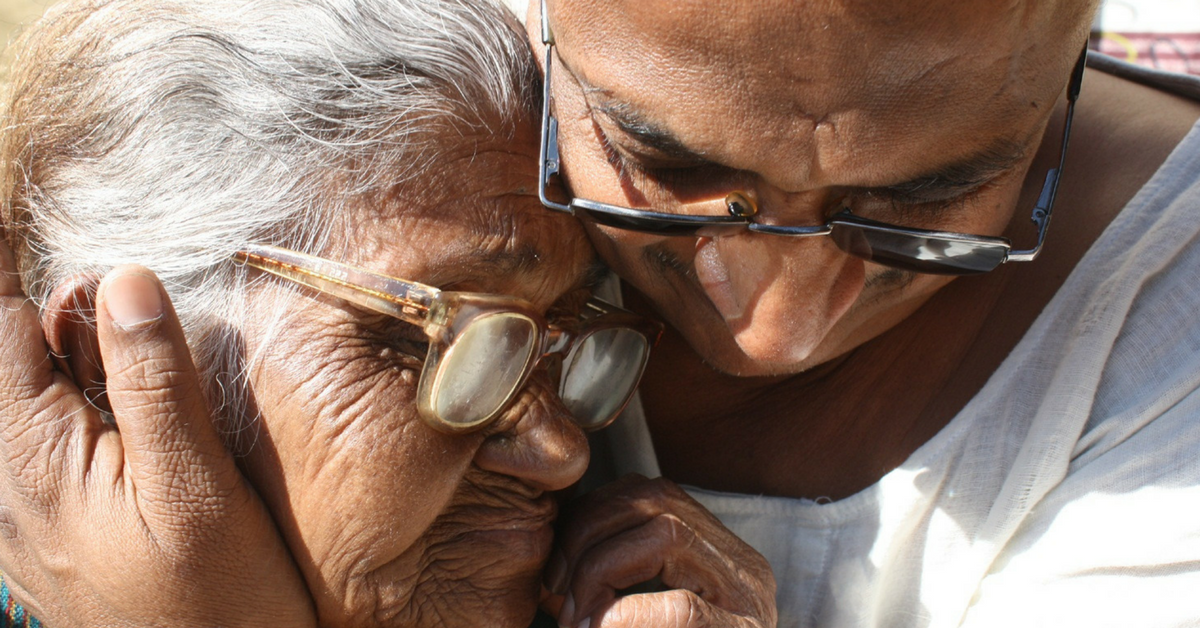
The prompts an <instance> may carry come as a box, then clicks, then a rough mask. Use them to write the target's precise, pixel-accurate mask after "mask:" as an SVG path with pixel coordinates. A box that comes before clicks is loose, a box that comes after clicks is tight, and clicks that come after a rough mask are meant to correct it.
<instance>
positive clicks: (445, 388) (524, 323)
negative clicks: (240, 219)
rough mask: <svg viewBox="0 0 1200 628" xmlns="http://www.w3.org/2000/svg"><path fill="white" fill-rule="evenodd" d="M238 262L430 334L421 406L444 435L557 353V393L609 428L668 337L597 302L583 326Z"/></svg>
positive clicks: (436, 293) (510, 308) (328, 269)
mask: <svg viewBox="0 0 1200 628" xmlns="http://www.w3.org/2000/svg"><path fill="white" fill-rule="evenodd" d="M234 259H235V260H236V261H237V262H239V263H242V264H246V265H249V266H253V267H255V268H258V269H261V270H264V271H267V272H269V273H272V274H275V275H278V276H280V277H283V278H285V279H289V280H291V281H294V282H297V283H300V284H303V285H305V286H308V287H310V288H313V289H315V290H318V291H320V292H323V293H325V294H329V295H331V296H335V297H338V298H340V299H343V300H346V301H348V302H350V303H353V304H355V305H357V306H359V307H362V308H364V309H367V310H370V311H373V312H378V313H380V314H385V315H388V316H393V317H395V318H398V319H400V320H402V321H404V322H406V323H411V324H413V325H417V326H418V327H420V328H421V329H422V330H424V332H425V335H426V336H427V337H428V338H429V349H428V351H427V353H426V355H425V363H424V367H423V368H422V370H421V376H420V380H419V382H418V384H417V409H418V411H419V413H420V415H421V417H422V418H423V419H424V420H425V421H426V422H427V423H429V424H430V425H431V426H433V427H434V428H437V429H439V430H442V431H446V432H467V431H473V430H478V429H481V428H483V427H484V426H486V425H487V424H489V423H490V422H491V421H493V420H495V419H496V418H497V417H499V416H500V414H501V413H502V412H503V411H504V409H505V408H507V407H508V405H509V404H510V403H511V402H512V401H513V399H514V398H516V396H517V395H518V393H519V392H520V391H521V389H522V387H523V386H524V384H525V381H526V379H528V378H529V376H530V374H531V373H533V370H534V369H535V368H536V367H537V365H538V363H539V362H541V361H542V359H543V358H548V357H551V356H558V357H561V360H562V362H561V370H560V373H561V374H560V377H559V395H560V396H561V397H562V400H563V403H564V404H565V405H566V407H567V409H568V410H570V411H571V414H572V416H573V417H574V418H575V421H576V422H577V423H579V425H580V426H582V427H584V428H585V429H599V428H601V427H604V426H605V425H607V424H608V423H610V422H611V421H612V420H613V419H614V418H616V416H617V415H618V414H620V412H621V410H622V409H624V407H625V404H627V403H628V402H629V399H630V398H631V397H632V396H633V392H634V390H635V389H636V388H637V384H638V381H639V380H640V379H641V377H642V371H643V370H644V369H645V366H646V360H647V358H648V357H649V355H650V348H651V346H653V345H654V344H655V343H656V342H657V341H658V337H659V335H660V334H661V333H662V326H661V325H659V324H658V323H655V322H652V321H649V320H647V319H644V318H642V317H640V316H638V315H636V314H633V313H632V312H628V311H626V310H622V309H620V308H618V307H616V306H615V305H612V304H609V303H606V302H604V301H601V300H599V299H591V300H590V301H588V303H587V305H586V306H585V309H584V312H583V313H582V314H581V315H580V317H579V318H578V319H576V320H572V321H569V322H566V323H563V324H547V323H546V321H545V320H544V319H543V318H542V316H541V315H540V314H538V312H537V311H536V310H535V309H534V308H533V305H532V304H531V303H529V302H528V301H525V300H524V299H519V298H516V297H510V296H503V295H495V294H478V293H472V292H443V291H441V290H438V289H437V288H434V287H432V286H427V285H424V284H420V283H416V282H412V281H405V280H403V279H396V278H393V277H388V276H385V275H379V274H376V273H372V272H369V271H365V270H361V269H358V268H354V267H352V266H347V265H345V264H340V263H337V262H332V261H329V260H325V259H321V258H317V257H312V256H310V255H304V254H302V253H297V252H294V251H289V250H287V249H282V248H278V247H273V246H253V247H248V248H247V249H246V250H244V251H240V252H238V253H237V254H235V255H234Z"/></svg>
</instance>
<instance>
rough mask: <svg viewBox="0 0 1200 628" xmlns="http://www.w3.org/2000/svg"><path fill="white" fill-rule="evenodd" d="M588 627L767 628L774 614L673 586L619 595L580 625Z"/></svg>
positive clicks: (771, 624) (772, 621) (771, 622)
mask: <svg viewBox="0 0 1200 628" xmlns="http://www.w3.org/2000/svg"><path fill="white" fill-rule="evenodd" d="M575 625H577V626H581V627H587V628H642V627H644V626H654V627H655V628H716V627H718V626H719V627H720V628H766V627H768V626H774V625H775V621H774V617H773V616H772V617H768V618H759V617H750V616H745V615H738V614H737V613H731V612H729V611H727V610H725V609H722V608H720V607H718V606H714V605H712V604H710V603H708V602H707V601H705V600H704V599H703V598H701V597H700V596H698V595H696V594H695V593H693V592H691V591H684V590H680V589H673V590H671V591H662V592H659V593H640V594H638V595H627V596H625V597H622V598H617V599H616V600H614V601H613V602H612V603H611V604H608V605H607V606H605V607H603V608H601V609H599V610H597V611H596V613H594V614H593V615H590V616H588V617H586V618H584V619H582V620H580V622H579V623H578V624H575Z"/></svg>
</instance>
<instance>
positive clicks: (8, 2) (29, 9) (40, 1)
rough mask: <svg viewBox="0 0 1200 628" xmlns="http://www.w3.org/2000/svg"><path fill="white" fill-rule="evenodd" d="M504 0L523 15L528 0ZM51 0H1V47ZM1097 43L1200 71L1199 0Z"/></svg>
mask: <svg viewBox="0 0 1200 628" xmlns="http://www.w3.org/2000/svg"><path fill="white" fill-rule="evenodd" d="M504 2H505V3H506V4H508V5H509V6H511V7H512V8H513V10H514V11H515V12H516V13H517V15H518V16H521V17H522V18H524V15H525V7H526V4H527V0H504ZM50 4H53V2H52V0H0V48H3V47H7V44H8V42H9V41H11V40H12V38H13V36H14V35H15V34H16V32H17V31H18V30H19V28H20V27H21V25H22V24H26V23H28V22H30V21H32V20H34V19H37V17H38V16H39V15H41V14H42V12H43V11H44V10H45V9H46V7H47V6H49V5H50ZM1092 47H1093V48H1095V49H1098V50H1100V51H1101V52H1104V53H1105V54H1109V55H1112V56H1115V57H1119V58H1122V59H1126V60H1128V61H1131V62H1133V63H1138V64H1142V65H1147V66H1151V67H1158V68H1162V69H1164V70H1172V71H1175V72H1187V73H1191V74H1196V75H1200V0H1106V2H1104V6H1103V8H1102V9H1101V11H1100V16H1099V18H1098V19H1097V20H1096V24H1095V25H1094V26H1093V37H1092ZM2 73H3V70H2V69H0V75H2Z"/></svg>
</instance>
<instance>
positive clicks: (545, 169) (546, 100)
mask: <svg viewBox="0 0 1200 628" xmlns="http://www.w3.org/2000/svg"><path fill="white" fill-rule="evenodd" d="M545 15H546V2H545V0H542V31H543V37H545V33H546V32H548V29H549V27H548V26H547V25H546V24H547V22H546V17H545ZM553 54H554V42H553V36H551V41H550V42H547V44H546V61H545V63H546V80H545V85H543V86H542V90H543V94H542V145H541V148H540V149H539V151H538V158H539V159H540V160H541V161H540V162H539V163H540V165H541V172H540V174H541V176H539V177H538V200H540V201H541V202H542V205H544V206H545V207H548V208H550V209H555V210H558V211H561V212H567V213H568V214H573V213H575V212H574V210H572V209H571V206H570V205H564V204H562V203H559V202H556V201H553V200H550V198H549V197H548V196H547V195H546V186H547V185H549V184H550V177H552V176H554V175H556V174H558V173H559V160H558V119H557V118H555V117H553V116H551V115H550V73H551V66H552V65H553V63H551V56H552V55H553Z"/></svg>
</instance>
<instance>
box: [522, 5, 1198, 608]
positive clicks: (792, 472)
mask: <svg viewBox="0 0 1200 628" xmlns="http://www.w3.org/2000/svg"><path fill="white" fill-rule="evenodd" d="M1096 4H1097V3H1096V2H1058V1H1055V2H1025V1H1019V2H1013V3H978V2H975V3H963V2H954V1H950V0H947V1H940V0H939V1H935V2H927V1H923V0H922V1H908V0H902V1H900V2H858V1H853V0H851V1H841V0H837V1H832V2H792V1H766V2H755V3H735V2H724V1H713V2H656V1H646V0H637V1H633V0H630V1H615V2H596V1H594V0H545V2H541V3H532V4H531V5H530V19H529V21H528V25H527V26H528V30H529V33H530V37H531V39H532V40H534V41H535V42H541V43H543V44H545V45H544V46H539V49H540V54H541V58H542V64H543V70H544V72H545V74H546V76H547V85H546V94H547V96H548V100H549V101H550V102H549V103H548V105H547V110H546V123H545V124H546V127H545V130H544V135H545V143H546V149H545V153H546V154H545V156H544V158H543V175H544V178H545V179H546V180H547V182H548V183H549V184H550V185H548V186H547V188H546V199H545V201H546V204H547V205H548V206H550V207H552V208H555V209H560V210H567V211H571V212H573V213H574V214H576V215H577V216H580V217H582V218H583V219H584V222H585V225H586V226H587V229H588V232H589V235H590V237H591V240H592V242H593V243H594V244H595V245H596V247H597V249H598V250H599V251H600V253H601V255H602V256H603V257H604V259H605V260H606V261H607V262H608V263H609V265H610V266H611V267H612V268H613V269H614V270H615V271H616V272H617V274H619V275H620V277H621V278H622V280H623V287H624V291H625V295H626V303H627V304H628V303H633V304H635V305H636V306H637V307H639V308H645V309H647V310H651V311H653V312H655V313H657V314H658V315H659V316H661V317H663V318H664V319H665V320H666V321H667V322H668V323H669V324H670V326H671V327H672V328H673V330H674V331H673V333H669V335H668V337H667V339H666V340H665V341H664V343H663V345H662V346H660V350H659V351H658V353H657V354H656V356H655V358H654V359H653V360H652V362H651V365H650V367H649V370H648V373H647V377H646V380H645V382H644V384H643V386H642V392H641V395H642V398H641V401H642V408H643V409H644V412H636V410H637V408H634V410H635V411H634V412H630V413H627V416H626V417H624V419H623V421H622V422H620V423H618V425H617V426H615V427H614V429H613V430H611V431H610V432H609V433H608V434H609V435H610V437H611V439H610V440H612V441H613V442H612V446H611V450H612V451H613V452H614V453H613V455H612V457H613V458H614V459H615V461H614V465H615V470H616V471H617V472H627V471H639V472H641V473H643V474H646V475H651V476H653V475H658V474H659V473H660V472H661V474H662V475H663V476H665V477H667V478H670V479H671V480H673V481H674V482H678V483H681V484H685V485H688V486H689V487H693V488H689V493H690V494H691V495H692V496H693V497H694V498H696V499H697V500H699V502H700V503H701V504H703V506H705V507H706V508H707V509H708V510H709V511H711V512H712V513H714V514H715V515H716V516H717V517H718V518H719V519H720V520H721V521H722V522H723V523H724V524H725V525H726V526H728V527H729V528H730V529H732V531H734V532H735V533H737V534H738V535H740V536H741V537H742V538H743V539H745V540H746V541H748V542H749V543H750V544H751V545H752V546H754V547H755V548H756V549H758V550H759V551H761V552H762V553H763V554H764V555H765V556H766V557H767V558H768V560H769V561H770V562H771V565H772V567H773V569H774V574H775V578H776V580H777V581H778V597H777V600H778V605H779V607H778V612H779V624H780V625H786V626H908V625H935V626H957V625H964V626H978V625H1056V626H1061V625H1122V626H1128V625H1138V626H1150V625H1155V626H1157V625H1182V624H1184V623H1187V624H1189V625H1191V624H1192V623H1194V622H1195V621H1196V620H1197V619H1200V604H1197V603H1196V602H1194V601H1192V600H1191V596H1190V595H1188V594H1185V593H1183V592H1184V591H1189V590H1193V589H1194V588H1195V587H1196V586H1198V585H1200V571H1198V570H1197V569H1196V567H1195V566H1196V565H1197V564H1200V563H1198V562H1196V561H1197V560H1200V543H1197V542H1196V539H1197V538H1198V536H1200V535H1198V534H1197V533H1198V531H1200V526H1198V525H1197V524H1196V523H1195V517H1194V515H1192V514H1190V513H1191V512H1192V507H1191V506H1190V505H1191V504H1194V503H1196V499H1197V498H1200V464H1198V463H1197V460H1198V459H1200V456H1198V454H1200V421H1197V418H1200V395H1197V394H1195V391H1196V388H1197V385H1198V384H1200V357H1198V356H1200V352H1197V351H1196V348H1197V346H1200V324H1198V323H1197V319H1196V316H1195V311H1196V310H1197V309H1198V308H1200V289H1198V288H1197V285H1198V284H1197V281H1196V278H1195V275H1194V270H1193V269H1194V268H1196V267H1197V266H1196V264H1197V262H1198V261H1200V260H1198V259H1197V257H1198V256H1200V249H1198V248H1197V247H1196V246H1195V245H1194V244H1193V243H1194V242H1195V241H1196V239H1197V231H1198V227H1200V217H1198V216H1197V213H1196V209H1195V208H1196V207H1197V206H1198V205H1200V183H1198V182H1197V181H1198V179H1200V132H1197V131H1194V130H1193V129H1194V125H1195V122H1196V120H1197V117H1198V116H1200V105H1197V103H1196V99H1198V98H1200V86H1198V85H1197V83H1196V81H1192V80H1187V79H1185V78H1183V77H1168V76H1160V75H1152V74H1148V73H1144V72H1136V71H1134V70H1133V69H1132V68H1129V67H1125V66H1120V65H1117V64H1114V63H1112V62H1109V61H1103V60H1102V59H1089V60H1088V61H1089V64H1091V65H1092V69H1091V70H1089V71H1088V73H1087V80H1086V81H1083V82H1082V83H1083V84H1082V90H1081V91H1082V94H1081V95H1079V101H1078V102H1079V104H1078V111H1077V113H1075V115H1074V118H1073V119H1072V113H1073V111H1072V104H1073V102H1074V97H1075V95H1076V93H1077V92H1079V91H1080V85H1079V82H1080V80H1081V79H1080V75H1081V74H1082V72H1083V68H1082V65H1081V63H1082V59H1080V51H1081V49H1083V48H1084V45H1085V42H1086V40H1087V37H1088V30H1089V25H1090V24H1091V22H1092V20H1093V17H1094V12H1095V9H1096ZM1073 68H1074V69H1073ZM1068 133H1069V134H1070V135H1069V139H1070V148H1069V151H1068V150H1067V140H1068ZM1189 133H1190V135H1189ZM1064 154H1065V156H1066V158H1065V164H1064V160H1063V156H1064ZM1064 165H1065V167H1064ZM559 179H561V180H562V182H563V183H565V188H566V190H567V191H566V192H563V193H560V192H557V191H556V190H555V188H554V184H555V183H557V182H558V180H559ZM1051 210H1053V217H1054V221H1053V225H1050V224H1049V222H1050V215H1051ZM1031 217H1032V219H1033V225H1032V226H1031V224H1030V218H1031ZM1047 233H1048V234H1049V235H1048V237H1046V239H1045V240H1044V242H1043V237H1044V236H1047ZM1001 237H1003V238H1005V239H1001ZM1010 243H1011V244H1010ZM1034 257H1037V259H1036V261H1034V260H1033V258H1034ZM1019 262H1020V263H1019ZM956 275H975V276H970V277H960V278H955V276H956ZM629 490H630V489H629V488H628V487H626V489H625V490H624V491H620V492H619V493H620V494H617V493H618V492H615V491H614V492H611V493H610V492H609V491H602V492H601V494H600V495H599V496H597V497H593V498H591V499H590V500H588V501H587V502H586V503H585V505H584V506H583V507H582V508H581V509H580V512H577V513H576V515H575V518H574V524H573V526H572V528H571V529H570V531H569V532H568V533H567V535H566V537H565V538H563V539H562V541H561V544H562V545H561V547H562V554H561V556H560V557H559V558H558V559H556V560H554V561H552V563H551V564H552V565H558V567H557V568H556V569H552V571H551V573H550V574H549V578H548V581H549V583H550V586H551V588H552V589H553V590H554V591H555V592H557V593H560V594H563V595H564V604H563V609H562V610H561V612H560V616H559V623H560V624H562V625H571V626H577V625H584V624H590V626H591V627H592V628H597V627H598V626H606V627H607V626H618V625H620V626H624V625H634V623H633V618H634V617H638V616H640V617H642V618H645V617H647V615H646V614H645V613H647V612H650V611H649V606H648V600H647V597H646V596H629V597H624V598H620V599H618V600H616V601H615V602H612V600H613V591H614V590H615V589H618V588H619V587H620V586H621V585H623V584H625V583H627V582H628V581H629V580H630V579H631V578H630V576H631V574H636V573H645V572H646V571H647V569H646V567H645V564H644V563H645V562H646V561H645V560H639V557H640V556H643V555H644V554H645V553H644V552H641V553H639V552H637V551H635V549H634V548H636V547H638V543H639V542H643V541H644V538H645V536H646V534H645V533H644V532H643V533H642V534H641V535H639V534H638V530H646V529H650V528H651V527H652V526H655V525H658V526H662V525H663V524H662V520H664V519H666V520H671V521H673V522H674V523H673V524H672V525H671V526H664V527H670V528H671V529H672V530H673V531H674V532H673V534H672V536H671V538H673V539H678V540H679V541H680V542H674V543H672V542H660V543H659V544H658V545H657V546H656V547H657V548H658V551H659V552H660V557H659V558H658V559H657V560H658V564H660V565H662V569H661V572H660V575H661V577H662V580H663V582H664V584H665V585H666V586H667V587H668V588H670V589H677V590H679V589H683V590H689V591H692V592H695V593H697V594H698V595H696V596H687V595H683V596H681V595H678V594H677V593H659V594H655V595H658V596H659V598H658V600H659V602H660V603H661V604H660V606H659V612H661V613H662V614H661V615H659V616H660V617H670V616H671V615H670V611H671V610H672V608H673V610H674V611H675V612H676V615H675V616H677V617H678V616H685V617H686V616H689V613H691V614H692V616H705V613H704V612H703V611H704V610H705V609H706V608H707V606H706V605H718V606H719V605H722V604H724V605H725V606H726V607H730V606H737V607H739V608H741V609H743V610H742V611H741V615H742V616H754V610H753V606H752V605H749V604H740V605H738V604H734V603H730V602H729V599H730V597H732V596H726V597H725V598H724V599H722V597H723V595H725V593H726V592H722V590H721V588H720V587H718V586H716V581H715V580H706V579H705V577H703V576H696V575H695V574H694V573H688V572H687V570H686V569H685V568H681V567H678V566H679V565H692V564H701V563H700V561H698V560H697V559H696V558H695V557H696V556H700V555H702V554H703V553H704V552H703V551H702V550H697V549H696V548H702V547H704V546H705V543H703V542H696V541H697V537H699V540H700V541H703V540H704V539H705V538H707V537H706V532H705V531H706V530H710V529H711V526H710V525H709V524H708V523H707V521H704V520H702V517H701V516H700V514H698V512H699V511H698V510H697V508H696V507H695V506H694V505H693V504H691V503H689V502H688V501H687V500H686V499H684V498H682V497H680V496H679V495H678V494H677V493H676V492H675V491H674V489H672V488H671V487H670V486H669V485H668V484H667V483H665V482H659V483H650V484H639V485H638V486H637V487H636V488H635V489H632V490H635V491H636V492H637V493H638V494H639V495H640V500H641V501H640V506H639V508H640V511H641V512H642V513H643V515H644V516H642V517H640V518H631V517H615V516H608V515H606V514H605V513H606V512H611V511H612V509H613V507H614V506H616V505H618V504H620V503H624V502H627V501H628V499H629V495H628V493H629ZM691 521H697V523H696V524H695V525H691V524H690V522H691ZM680 530H686V531H687V532H688V533H678V532H679V531H680ZM651 571H652V570H651ZM693 571H694V570H693ZM700 571H701V572H702V573H707V572H704V570H700ZM752 588H753V587H752V586H747V587H745V588H744V590H746V591H749V590H750V589H752ZM672 605H675V606H674V607H672ZM697 609H699V610H700V611H701V612H696V611H697ZM760 616H761V615H760ZM766 617H767V619H768V620H769V615H767V616H766ZM679 623H681V622H675V623H670V624H669V625H679ZM643 625H649V624H648V623H645V624H643Z"/></svg>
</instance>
